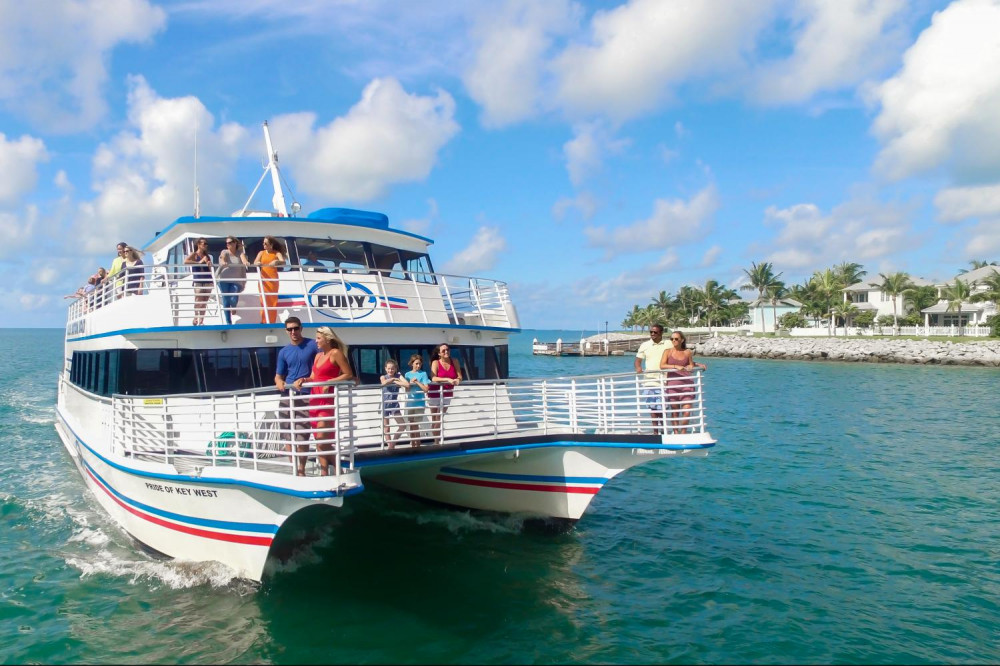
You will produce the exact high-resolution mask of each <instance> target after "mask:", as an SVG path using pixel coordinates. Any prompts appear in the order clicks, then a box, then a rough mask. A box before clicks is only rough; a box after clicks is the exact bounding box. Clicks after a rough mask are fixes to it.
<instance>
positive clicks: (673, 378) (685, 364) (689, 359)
mask: <svg viewBox="0 0 1000 666" xmlns="http://www.w3.org/2000/svg"><path fill="white" fill-rule="evenodd" d="M670 344H671V345H672V346H673V348H672V349H668V350H666V351H665V352H663V356H662V357H661V359H660V369H661V370H670V373H669V374H668V375H667V402H668V404H669V405H670V407H671V410H672V411H673V412H674V414H675V416H674V417H673V418H672V419H671V420H672V421H673V423H672V424H668V425H670V426H672V427H673V429H674V432H675V433H679V432H682V429H683V430H686V429H687V425H688V420H689V417H690V416H691V404H692V403H693V402H694V397H695V385H694V379H693V378H692V377H691V371H692V370H694V369H695V368H701V369H702V370H707V368H706V367H705V364H704V363H695V361H694V352H692V351H691V350H690V349H688V348H687V338H686V337H685V335H684V334H683V333H681V332H680V331H674V332H673V333H671V334H670Z"/></svg>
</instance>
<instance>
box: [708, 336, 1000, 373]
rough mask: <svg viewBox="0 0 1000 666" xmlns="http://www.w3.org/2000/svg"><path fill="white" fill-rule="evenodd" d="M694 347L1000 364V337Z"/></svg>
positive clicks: (731, 352)
mask: <svg viewBox="0 0 1000 666" xmlns="http://www.w3.org/2000/svg"><path fill="white" fill-rule="evenodd" d="M694 350H695V355H696V356H728V357H734V358H764V359H784V360H795V361H854V362H862V363H916V364H937V365H978V366H988V367H1000V341H998V340H983V341H980V342H968V343H957V342H937V341H930V340H898V339H893V338H870V339H866V338H847V339H843V338H841V339H837V338H754V337H749V336H738V335H720V336H719V337H715V338H709V339H708V340H705V341H703V342H699V343H698V344H697V345H695V346H694Z"/></svg>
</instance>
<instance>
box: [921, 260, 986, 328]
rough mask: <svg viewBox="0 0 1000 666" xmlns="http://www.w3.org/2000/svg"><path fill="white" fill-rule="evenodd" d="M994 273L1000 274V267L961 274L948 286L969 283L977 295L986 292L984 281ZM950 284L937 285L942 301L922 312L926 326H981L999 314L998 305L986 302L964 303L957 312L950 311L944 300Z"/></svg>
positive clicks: (984, 267) (983, 268)
mask: <svg viewBox="0 0 1000 666" xmlns="http://www.w3.org/2000/svg"><path fill="white" fill-rule="evenodd" d="M994 273H1000V266H983V267H982V268H977V269H975V270H973V271H969V272H968V273H959V274H958V275H956V276H955V277H953V278H952V279H951V280H950V281H949V282H948V284H955V280H961V281H962V282H968V283H969V286H970V287H971V290H972V293H973V294H975V293H977V292H983V291H986V289H987V287H986V285H984V284H983V280H985V279H986V278H988V277H990V276H991V275H993V274H994ZM948 284H938V285H935V286H936V287H937V289H938V298H939V299H941V300H939V301H938V302H937V303H936V304H935V305H932V306H931V307H929V308H924V309H923V310H921V311H920V312H921V314H923V315H924V326H979V325H982V324H985V323H986V320H987V319H988V318H989V317H990V316H992V315H995V314H996V313H997V307H996V305H995V304H993V303H989V302H986V301H983V302H980V303H973V302H971V301H963V302H962V305H961V306H960V307H959V308H958V309H957V310H956V309H955V308H952V309H951V310H949V309H948V301H947V300H945V299H944V290H945V289H946V288H947V286H948Z"/></svg>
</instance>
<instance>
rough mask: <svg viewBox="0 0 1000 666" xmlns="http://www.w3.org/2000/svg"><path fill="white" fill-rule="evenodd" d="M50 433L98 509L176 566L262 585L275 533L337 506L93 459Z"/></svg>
mask: <svg viewBox="0 0 1000 666" xmlns="http://www.w3.org/2000/svg"><path fill="white" fill-rule="evenodd" d="M56 430H57V432H58V433H59V435H60V438H61V439H62V441H63V444H64V445H65V447H66V449H67V451H69V453H70V456H71V457H72V459H73V462H74V463H75V464H76V467H77V469H78V470H79V471H80V474H81V475H82V476H83V478H84V481H85V482H86V484H87V487H88V488H90V490H91V491H92V492H93V494H94V497H96V498H97V501H98V503H99V504H100V505H101V507H102V508H103V509H104V510H105V511H106V512H107V513H108V515H109V516H111V518H112V519H113V520H114V521H115V522H116V523H117V524H118V525H119V526H120V527H121V528H122V529H123V530H124V531H125V532H126V533H128V534H129V535H130V536H131V537H132V538H134V539H135V540H137V541H139V542H140V543H141V544H143V545H144V546H146V547H147V548H150V549H152V550H154V551H157V552H159V553H162V554H163V555H166V556H168V557H171V558H175V559H178V560H185V561H193V562H208V561H216V562H221V563H222V564H224V565H226V566H227V567H229V568H230V569H232V570H233V571H234V572H235V574H236V576H237V577H239V578H246V579H250V580H255V581H259V580H261V577H262V576H263V574H264V570H265V564H266V562H267V558H268V555H269V553H270V549H271V546H272V544H273V543H274V540H275V537H276V536H277V533H278V530H279V529H280V528H281V526H282V524H284V523H285V521H286V520H287V519H288V518H289V517H291V516H292V515H293V514H294V513H296V512H297V511H299V510H301V509H304V508H306V507H308V506H314V505H316V504H317V503H321V504H325V505H327V506H330V507H340V506H342V504H343V497H342V496H330V497H324V498H314V497H313V498H309V497H299V496H295V495H292V494H287V493H283V492H275V491H274V490H268V489H266V488H255V487H251V486H248V485H243V484H234V483H233V482H232V480H230V479H219V480H217V481H213V480H211V479H201V478H198V477H193V476H189V475H180V474H164V473H158V472H152V471H144V470H139V469H135V468H130V467H129V465H130V464H133V463H132V461H130V460H129V459H123V460H114V459H112V458H110V457H107V456H105V455H102V454H100V453H98V452H97V451H96V450H94V449H92V448H91V447H89V446H88V445H87V444H86V443H84V442H83V441H82V440H81V439H80V438H78V437H76V436H75V435H73V434H72V430H71V429H69V428H68V427H67V426H66V424H65V423H64V422H61V421H60V422H59V423H58V424H57V428H56ZM303 494H308V493H303Z"/></svg>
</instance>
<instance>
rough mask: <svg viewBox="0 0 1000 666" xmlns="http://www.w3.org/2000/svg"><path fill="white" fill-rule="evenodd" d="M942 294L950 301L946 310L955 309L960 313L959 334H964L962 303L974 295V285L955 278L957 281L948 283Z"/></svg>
mask: <svg viewBox="0 0 1000 666" xmlns="http://www.w3.org/2000/svg"><path fill="white" fill-rule="evenodd" d="M941 295H942V296H944V297H945V299H947V301H948V307H947V308H946V309H945V312H951V311H952V310H955V312H957V313H958V334H959V335H962V303H964V302H965V301H967V300H969V298H970V297H971V296H972V287H971V286H970V285H969V283H968V282H964V281H963V280H961V279H959V278H955V283H954V284H949V285H946V286H945V288H944V292H943V293H942V294H941Z"/></svg>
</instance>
